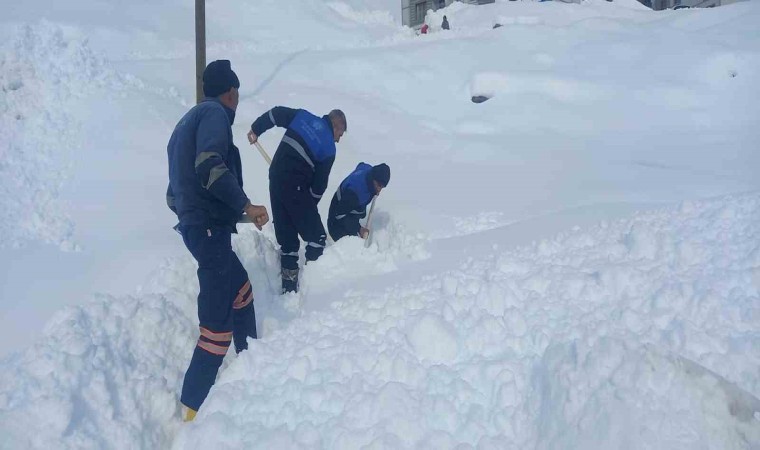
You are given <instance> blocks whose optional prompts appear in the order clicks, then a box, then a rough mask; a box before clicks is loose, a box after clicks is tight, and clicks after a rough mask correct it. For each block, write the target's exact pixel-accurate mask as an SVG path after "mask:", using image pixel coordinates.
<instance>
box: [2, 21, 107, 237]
mask: <svg viewBox="0 0 760 450" xmlns="http://www.w3.org/2000/svg"><path fill="white" fill-rule="evenodd" d="M2 31H3V43H2V45H0V67H2V70H0V88H1V89H2V90H1V91H0V197H2V198H3V216H2V219H0V235H2V236H3V238H2V240H0V246H19V245H22V244H23V243H25V242H28V241H42V242H45V243H51V244H54V245H58V246H60V247H61V248H62V249H67V250H71V249H75V248H76V246H75V244H74V242H73V240H72V232H73V221H72V219H71V217H69V215H68V214H67V211H66V209H67V205H65V204H62V203H61V202H60V192H61V187H62V185H63V184H64V183H65V182H66V181H67V178H68V174H69V172H70V167H71V164H72V160H74V159H76V158H77V155H76V152H77V151H79V150H81V141H82V136H81V135H80V123H79V120H78V117H77V116H76V115H75V114H72V111H71V110H72V109H74V108H75V107H76V106H75V105H76V104H77V102H78V101H80V100H81V99H82V98H83V97H84V95H86V93H87V92H89V91H91V90H92V89H93V88H94V86H97V85H98V84H99V83H100V84H102V83H103V82H104V79H106V78H107V77H108V76H109V72H108V70H106V69H105V68H104V63H103V61H102V60H101V59H100V58H98V57H96V56H95V55H94V53H93V52H92V51H91V50H90V49H89V46H88V44H87V40H86V38H84V37H83V36H82V35H80V34H79V33H77V32H75V31H72V30H66V29H64V28H62V27H60V26H58V25H55V24H52V23H50V22H47V21H39V22H36V23H34V24H27V25H19V26H14V27H4V28H3V29H2Z"/></svg>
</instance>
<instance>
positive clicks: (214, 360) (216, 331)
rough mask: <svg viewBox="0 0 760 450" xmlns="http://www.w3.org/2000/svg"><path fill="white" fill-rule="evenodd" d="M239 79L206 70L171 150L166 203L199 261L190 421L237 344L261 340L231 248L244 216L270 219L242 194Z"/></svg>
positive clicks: (184, 399) (219, 65)
mask: <svg viewBox="0 0 760 450" xmlns="http://www.w3.org/2000/svg"><path fill="white" fill-rule="evenodd" d="M239 87H240V81H239V80H238V77H237V75H235V72H233V71H232V68H231V66H230V62H229V61H228V60H219V61H214V62H212V63H211V64H209V65H208V67H206V70H204V72H203V94H204V95H205V96H206V98H204V99H203V100H202V101H201V102H200V103H199V104H197V105H195V106H193V107H192V108H191V109H190V111H188V112H187V113H186V114H185V115H184V116H183V117H182V119H180V121H179V123H178V124H177V126H176V127H175V128H174V132H173V133H172V136H171V138H170V139H169V145H168V147H167V153H168V156H169V188H168V189H167V193H166V202H167V204H168V206H169V208H171V210H172V211H174V213H176V214H177V217H178V218H179V224H178V225H177V227H176V229H177V231H179V232H180V234H182V240H183V241H184V243H185V246H186V247H187V249H188V250H189V251H190V253H191V254H192V255H193V258H195V260H196V261H198V282H199V284H200V293H199V294H198V320H199V321H200V337H199V338H198V342H197V344H196V346H195V350H193V357H192V359H191V360H190V366H189V367H188V368H187V372H185V379H184V382H183V383H182V395H181V397H180V402H181V403H182V404H183V405H184V406H185V407H186V411H184V413H183V414H184V420H185V421H190V420H193V419H194V418H195V413H196V412H197V411H198V408H200V406H201V404H202V403H203V401H204V400H205V399H206V396H207V395H208V392H209V390H210V389H211V386H212V385H213V384H214V380H216V374H217V372H218V371H219V366H221V365H222V360H223V359H224V355H225V354H227V349H228V348H229V346H230V343H231V341H233V340H234V342H235V351H237V352H238V353H239V352H241V351H243V350H245V349H246V348H248V343H247V341H246V340H247V338H249V337H252V338H254V339H255V338H256V314H255V312H254V308H253V290H252V287H251V282H250V281H249V279H248V273H247V272H246V271H245V269H244V268H243V265H242V264H241V263H240V260H239V259H238V257H237V255H235V252H234V251H233V250H232V246H231V243H230V240H231V234H232V233H235V232H236V230H235V224H236V223H237V221H238V219H240V217H241V216H242V215H243V213H244V212H245V214H247V215H248V216H249V217H250V218H251V220H252V221H253V223H254V224H255V225H256V227H257V228H258V229H261V227H262V225H264V224H266V223H267V222H268V221H269V215H268V214H267V210H266V208H265V207H263V206H258V205H252V204H251V202H250V200H248V197H247V196H246V195H245V192H243V170H242V166H241V163H240V153H239V152H238V149H237V147H235V144H233V143H232V123H233V122H234V120H235V110H236V109H237V106H238V98H239V93H238V88H239Z"/></svg>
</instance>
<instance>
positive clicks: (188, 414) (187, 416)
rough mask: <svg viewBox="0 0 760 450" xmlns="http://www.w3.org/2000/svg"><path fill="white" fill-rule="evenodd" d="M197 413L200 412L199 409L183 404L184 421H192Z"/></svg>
mask: <svg viewBox="0 0 760 450" xmlns="http://www.w3.org/2000/svg"><path fill="white" fill-rule="evenodd" d="M196 414H198V411H196V410H194V409H193V408H189V407H187V406H185V405H182V421H184V422H192V421H193V419H195V415H196Z"/></svg>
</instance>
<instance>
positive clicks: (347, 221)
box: [327, 163, 391, 241]
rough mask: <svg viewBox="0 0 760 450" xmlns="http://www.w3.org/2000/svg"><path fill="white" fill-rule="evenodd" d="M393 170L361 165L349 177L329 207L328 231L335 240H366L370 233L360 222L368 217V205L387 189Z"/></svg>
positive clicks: (385, 165) (383, 166) (385, 166)
mask: <svg viewBox="0 0 760 450" xmlns="http://www.w3.org/2000/svg"><path fill="white" fill-rule="evenodd" d="M390 179H391V169H390V167H388V165H387V164H378V165H377V166H374V167H373V166H370V165H369V164H366V163H359V165H358V166H356V169H354V171H353V172H351V174H350V175H349V176H347V177H346V179H345V180H343V182H341V183H340V186H339V187H338V190H337V191H336V192H335V195H333V198H332V202H331V203H330V213H329V216H328V218H327V230H328V231H329V233H330V236H331V237H332V238H333V240H335V241H337V240H338V239H340V238H342V237H344V236H359V237H361V238H362V239H366V238H367V236H368V235H369V230H368V229H367V228H364V227H363V226H361V225H359V219H361V218H363V217H364V216H366V215H367V205H368V204H369V203H370V202H371V201H372V198H373V197H374V196H376V195H379V194H380V191H382V190H383V188H385V187H386V186H388V181H390Z"/></svg>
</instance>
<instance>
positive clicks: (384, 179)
mask: <svg viewBox="0 0 760 450" xmlns="http://www.w3.org/2000/svg"><path fill="white" fill-rule="evenodd" d="M372 179H373V180H375V181H377V182H378V183H380V184H381V185H382V186H383V187H386V186H388V182H389V181H391V168H390V167H388V165H387V164H378V165H376V166H374V167H372Z"/></svg>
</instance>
